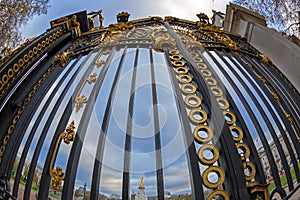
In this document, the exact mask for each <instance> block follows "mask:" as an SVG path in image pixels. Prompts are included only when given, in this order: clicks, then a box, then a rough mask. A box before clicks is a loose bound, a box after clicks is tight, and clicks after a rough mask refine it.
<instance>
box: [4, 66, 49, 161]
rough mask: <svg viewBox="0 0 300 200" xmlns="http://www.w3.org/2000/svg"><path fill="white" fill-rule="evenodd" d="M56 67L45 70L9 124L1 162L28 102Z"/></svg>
mask: <svg viewBox="0 0 300 200" xmlns="http://www.w3.org/2000/svg"><path fill="white" fill-rule="evenodd" d="M53 69H54V66H51V67H50V68H49V69H48V70H47V72H45V73H44V74H43V76H42V78H40V79H39V80H38V81H37V83H36V84H35V85H34V86H33V87H32V89H31V91H30V92H29V93H28V95H27V97H26V98H25V100H24V101H23V105H22V106H21V107H20V108H19V109H18V111H17V114H16V115H15V117H14V118H13V120H12V122H11V125H10V126H9V128H8V130H7V134H6V136H5V137H6V138H7V139H6V140H5V141H3V143H2V145H1V147H0V149H1V152H0V163H1V162H2V158H3V155H4V152H5V150H6V145H7V143H8V142H9V139H10V135H11V134H12V133H13V130H14V128H15V125H16V124H17V122H18V120H19V119H20V117H21V115H22V114H23V112H24V110H25V108H26V106H27V105H28V103H29V102H30V101H31V97H32V96H33V95H34V94H35V93H36V91H37V90H38V88H39V85H40V84H41V83H43V82H44V81H45V78H46V77H47V76H48V75H49V74H50V73H51V72H52V71H53Z"/></svg>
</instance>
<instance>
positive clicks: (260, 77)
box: [257, 75, 267, 84]
mask: <svg viewBox="0 0 300 200" xmlns="http://www.w3.org/2000/svg"><path fill="white" fill-rule="evenodd" d="M257 78H258V80H260V81H261V82H262V83H263V84H266V82H267V81H266V79H264V78H263V77H262V76H260V75H257Z"/></svg>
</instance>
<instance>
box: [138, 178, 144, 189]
mask: <svg viewBox="0 0 300 200" xmlns="http://www.w3.org/2000/svg"><path fill="white" fill-rule="evenodd" d="M143 180H144V177H141V178H140V185H139V188H141V189H144V188H145V186H144V183H143Z"/></svg>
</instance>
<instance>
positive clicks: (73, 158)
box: [62, 48, 126, 200]
mask: <svg viewBox="0 0 300 200" xmlns="http://www.w3.org/2000/svg"><path fill="white" fill-rule="evenodd" d="M125 55H126V48H125V50H124V52H123V55H122V57H121V60H120V64H119V66H118V69H117V73H116V75H115V78H114V81H113V87H112V89H111V93H110V96H109V99H108V103H107V106H106V110H105V115H106V116H105V117H104V121H103V124H102V127H101V132H102V131H103V133H106V131H107V127H108V119H109V116H110V113H111V105H112V104H113V101H114V94H115V90H116V85H117V84H116V83H117V81H118V79H119V75H120V71H121V69H122V67H123V62H124V57H125ZM109 63H110V62H109ZM105 64H106V65H107V63H105ZM106 72H107V71H106V70H105V71H104V73H106ZM103 75H105V74H101V75H100V77H99V78H98V79H97V81H96V83H95V86H94V87H93V90H92V92H91V94H92V95H91V96H90V97H89V101H88V102H87V105H86V108H85V110H84V112H83V114H82V117H81V120H80V122H79V125H78V129H77V134H76V137H75V140H74V142H73V145H72V148H71V152H70V155H69V160H68V164H67V169H66V177H65V179H66V180H67V181H65V182H64V186H63V192H62V199H66V200H72V198H73V191H74V186H75V179H76V173H77V167H74V166H78V162H79V158H80V153H81V149H82V144H83V140H84V138H85V134H86V129H87V127H88V124H89V119H90V116H91V114H92V111H93V109H94V105H95V103H96V99H97V96H98V93H99V88H100V86H101V85H102V83H103V78H102V76H103ZM103 133H102V134H103ZM102 134H101V135H102Z"/></svg>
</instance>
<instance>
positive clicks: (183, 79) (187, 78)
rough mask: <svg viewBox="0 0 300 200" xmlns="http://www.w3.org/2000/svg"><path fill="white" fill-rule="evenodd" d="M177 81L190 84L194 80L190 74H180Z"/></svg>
mask: <svg viewBox="0 0 300 200" xmlns="http://www.w3.org/2000/svg"><path fill="white" fill-rule="evenodd" d="M177 79H178V80H179V82H181V83H190V82H192V80H193V78H192V77H191V76H190V75H188V74H180V75H179V76H178V78H177Z"/></svg>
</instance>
